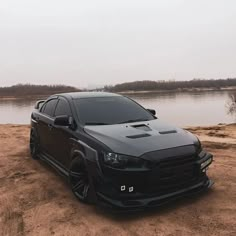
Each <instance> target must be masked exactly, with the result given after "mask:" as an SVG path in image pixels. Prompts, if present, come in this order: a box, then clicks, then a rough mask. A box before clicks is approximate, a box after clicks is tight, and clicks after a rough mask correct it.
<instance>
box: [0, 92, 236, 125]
mask: <svg viewBox="0 0 236 236" xmlns="http://www.w3.org/2000/svg"><path fill="white" fill-rule="evenodd" d="M229 93H230V92H227V91H210V92H209V91H207V92H191V93H187V92H184V93H173V92H171V93H168V92H165V93H145V94H132V95H128V96H129V97H131V98H132V99H134V100H135V101H137V102H138V103H140V104H141V105H143V106H144V107H145V108H152V109H155V110H156V112H157V117H158V118H160V119H162V120H164V121H166V122H169V123H172V124H174V125H177V126H191V125H216V124H218V123H232V122H234V121H235V117H233V116H232V115H228V114H227V108H226V104H227V102H228V101H229ZM35 102H36V101H35V100H25V99H18V100H1V99H0V123H1V124H7V123H10V124H29V123H30V114H31V112H32V110H33V106H34V104H35Z"/></svg>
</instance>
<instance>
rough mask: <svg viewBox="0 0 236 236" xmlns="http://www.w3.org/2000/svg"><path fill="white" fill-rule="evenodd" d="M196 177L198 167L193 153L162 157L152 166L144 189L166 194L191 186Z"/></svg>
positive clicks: (148, 191)
mask: <svg viewBox="0 0 236 236" xmlns="http://www.w3.org/2000/svg"><path fill="white" fill-rule="evenodd" d="M197 179H198V169H197V165H196V157H195V156H194V155H193V156H180V157H172V158H168V159H163V160H160V161H159V162H158V163H156V165H155V167H153V168H152V171H151V174H150V178H149V181H148V182H149V183H148V186H147V187H146V188H145V190H144V191H146V193H155V194H157V193H159V194H166V193H170V192H174V191H178V190H180V189H183V188H186V187H188V186H191V185H193V184H194V183H195V182H196V180H197Z"/></svg>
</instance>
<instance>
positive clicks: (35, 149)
mask: <svg viewBox="0 0 236 236" xmlns="http://www.w3.org/2000/svg"><path fill="white" fill-rule="evenodd" d="M29 146H30V154H31V157H32V158H33V159H39V157H38V155H39V140H38V136H37V134H36V131H35V130H34V129H31V131H30V145H29Z"/></svg>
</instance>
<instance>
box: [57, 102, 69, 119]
mask: <svg viewBox="0 0 236 236" xmlns="http://www.w3.org/2000/svg"><path fill="white" fill-rule="evenodd" d="M63 115H67V116H72V113H71V109H70V105H69V103H68V102H67V101H66V100H64V99H60V100H59V102H58V104H57V108H56V111H55V116H63Z"/></svg>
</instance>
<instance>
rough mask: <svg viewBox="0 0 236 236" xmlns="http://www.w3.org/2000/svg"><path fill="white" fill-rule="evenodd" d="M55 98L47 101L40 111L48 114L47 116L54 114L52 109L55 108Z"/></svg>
mask: <svg viewBox="0 0 236 236" xmlns="http://www.w3.org/2000/svg"><path fill="white" fill-rule="evenodd" d="M57 101H58V100H57V99H53V100H50V101H48V102H47V103H46V104H45V105H44V106H43V108H42V112H43V113H45V114H47V115H49V116H53V115H54V111H55V108H56V104H57Z"/></svg>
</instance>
